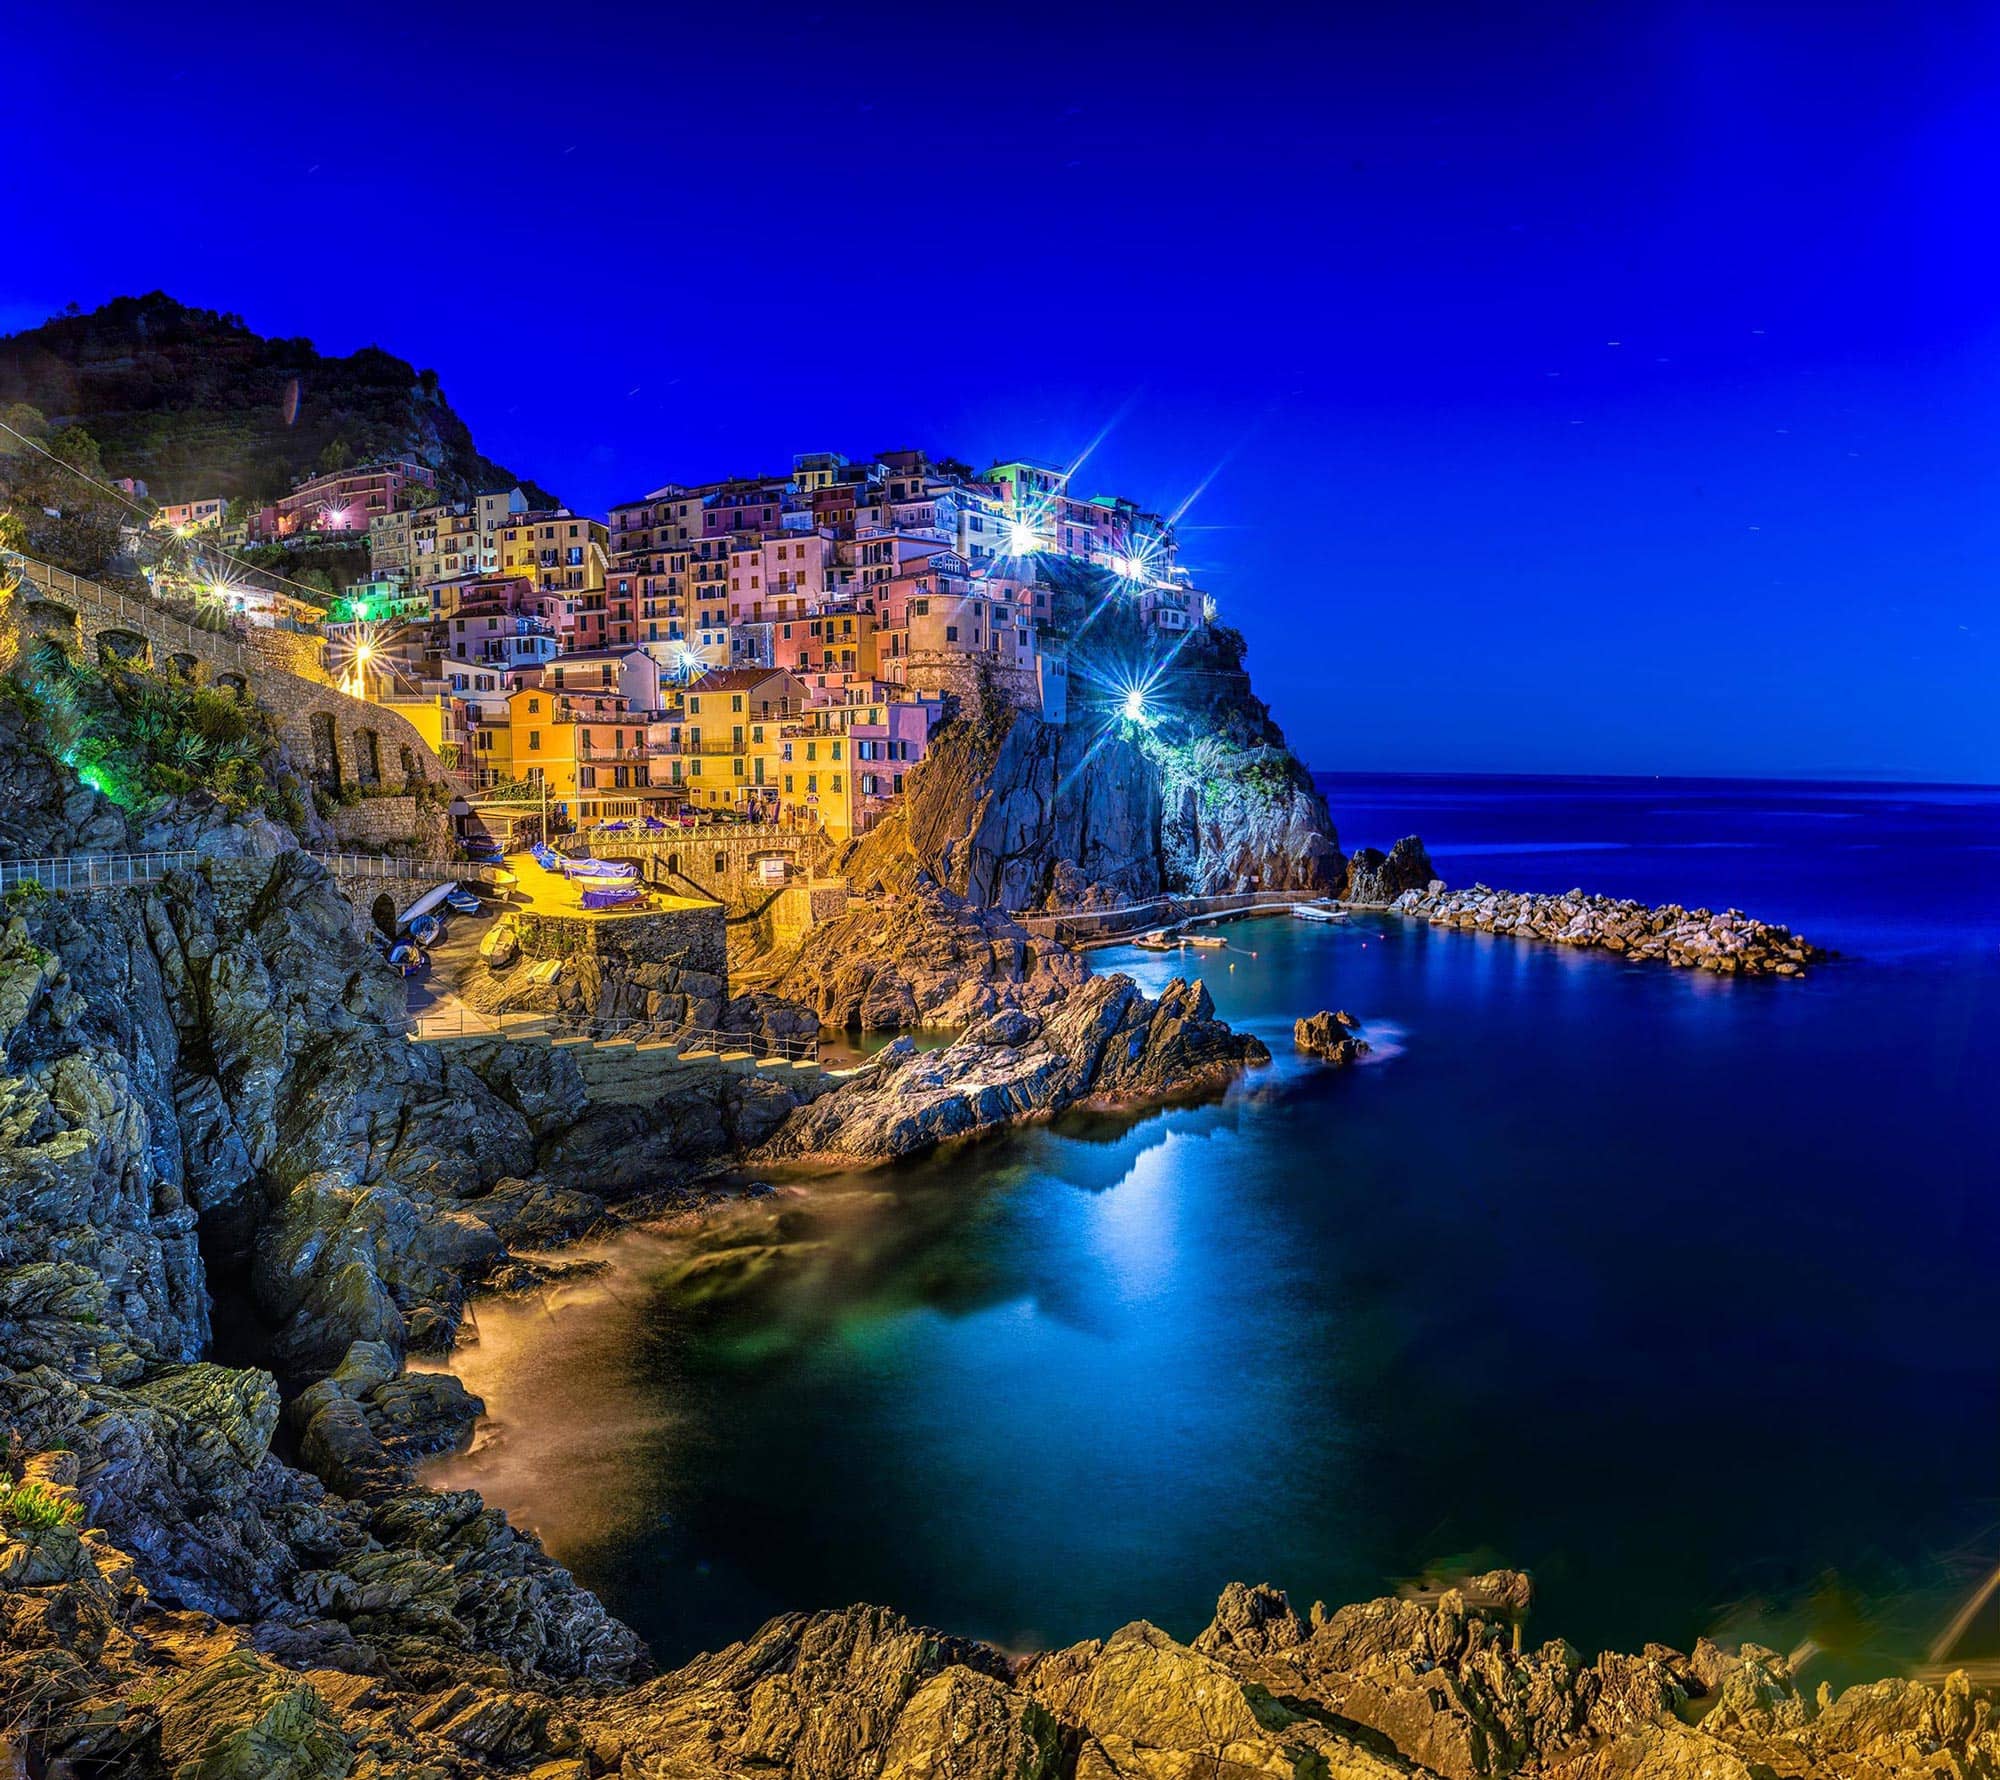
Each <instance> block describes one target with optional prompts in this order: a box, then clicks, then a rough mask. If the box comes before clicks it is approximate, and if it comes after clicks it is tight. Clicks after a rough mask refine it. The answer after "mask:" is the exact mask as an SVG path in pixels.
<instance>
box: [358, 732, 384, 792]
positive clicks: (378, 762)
mask: <svg viewBox="0 0 2000 1780" xmlns="http://www.w3.org/2000/svg"><path fill="white" fill-rule="evenodd" d="M354 782H355V783H356V784H357V785H379V784H381V783H382V747H381V744H380V743H379V742H378V741H377V740H376V739H375V732H374V731H373V730H372V729H357V730H356V731H355V732H354Z"/></svg>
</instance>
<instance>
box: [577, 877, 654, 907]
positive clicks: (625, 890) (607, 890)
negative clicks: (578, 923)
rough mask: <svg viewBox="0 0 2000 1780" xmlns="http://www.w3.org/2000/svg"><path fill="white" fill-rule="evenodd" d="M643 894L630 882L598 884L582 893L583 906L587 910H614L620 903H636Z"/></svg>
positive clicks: (635, 884) (642, 891)
mask: <svg viewBox="0 0 2000 1780" xmlns="http://www.w3.org/2000/svg"><path fill="white" fill-rule="evenodd" d="M645 894H646V892H645V890H644V889H643V888H642V887H641V886H640V885H638V884H637V883H634V882H632V881H630V880H627V881H624V882H620V883H614V884H599V885H596V886H595V887H594V888H592V889H589V890H586V891H585V892H584V893H583V906H584V907H585V908H587V909H615V908H617V907H619V906H620V904H622V903H628V902H637V901H638V900H639V898H640V897H642V896H644V895H645Z"/></svg>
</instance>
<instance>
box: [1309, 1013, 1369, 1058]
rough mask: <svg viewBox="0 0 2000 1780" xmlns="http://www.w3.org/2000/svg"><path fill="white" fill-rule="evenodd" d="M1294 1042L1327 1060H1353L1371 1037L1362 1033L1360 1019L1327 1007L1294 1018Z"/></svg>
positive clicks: (1361, 1051) (1362, 1052) (1310, 1054)
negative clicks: (1363, 1035)
mask: <svg viewBox="0 0 2000 1780" xmlns="http://www.w3.org/2000/svg"><path fill="white" fill-rule="evenodd" d="M1292 1043H1293V1044H1295V1045H1297V1046H1298V1048H1299V1049H1300V1050H1302V1051H1304V1052H1305V1053H1306V1055H1307V1056H1309V1057H1318V1058H1319V1059H1320V1060H1321V1061H1322V1062H1326V1063H1336V1064H1342V1063H1352V1062H1353V1061H1354V1060H1355V1059H1356V1058H1357V1057H1362V1056H1365V1055H1366V1054H1367V1051H1368V1041H1367V1040H1366V1039H1365V1038H1363V1037H1361V1036H1360V1022H1359V1021H1358V1020H1356V1019H1355V1017H1354V1016H1353V1015H1352V1014H1350V1013H1345V1012H1339V1013H1334V1012H1328V1011H1326V1010H1324V1009H1322V1010H1321V1011H1320V1012H1319V1013H1316V1014H1307V1015H1306V1016H1305V1017H1304V1018H1303V1019H1300V1020H1296V1021H1294V1022H1293V1024H1292Z"/></svg>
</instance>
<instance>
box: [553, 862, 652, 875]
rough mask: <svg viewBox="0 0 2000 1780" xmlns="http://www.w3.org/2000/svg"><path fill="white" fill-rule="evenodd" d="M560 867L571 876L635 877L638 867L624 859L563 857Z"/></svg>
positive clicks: (637, 873)
mask: <svg viewBox="0 0 2000 1780" xmlns="http://www.w3.org/2000/svg"><path fill="white" fill-rule="evenodd" d="M562 869H563V870H564V871H565V872H567V873H568V874H569V875H570V876H571V877H573V878H612V879H622V878H636V877H638V875H639V868H638V867H637V866H636V865H634V864H632V863H631V861H630V860H625V859H565V860H564V861H563V862H562Z"/></svg>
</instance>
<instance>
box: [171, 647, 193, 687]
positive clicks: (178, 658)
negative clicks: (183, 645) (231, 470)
mask: <svg viewBox="0 0 2000 1780" xmlns="http://www.w3.org/2000/svg"><path fill="white" fill-rule="evenodd" d="M167 666H168V667H169V668H171V669H172V670H173V671H174V672H175V673H177V674H179V675H180V677H181V678H182V679H183V680H192V679H195V678H196V677H197V676H198V675H199V674H200V673H201V658H200V657H199V656H195V655H189V654H187V653H186V652H184V651H183V652H181V653H179V654H175V655H169V656H168V657H167Z"/></svg>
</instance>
